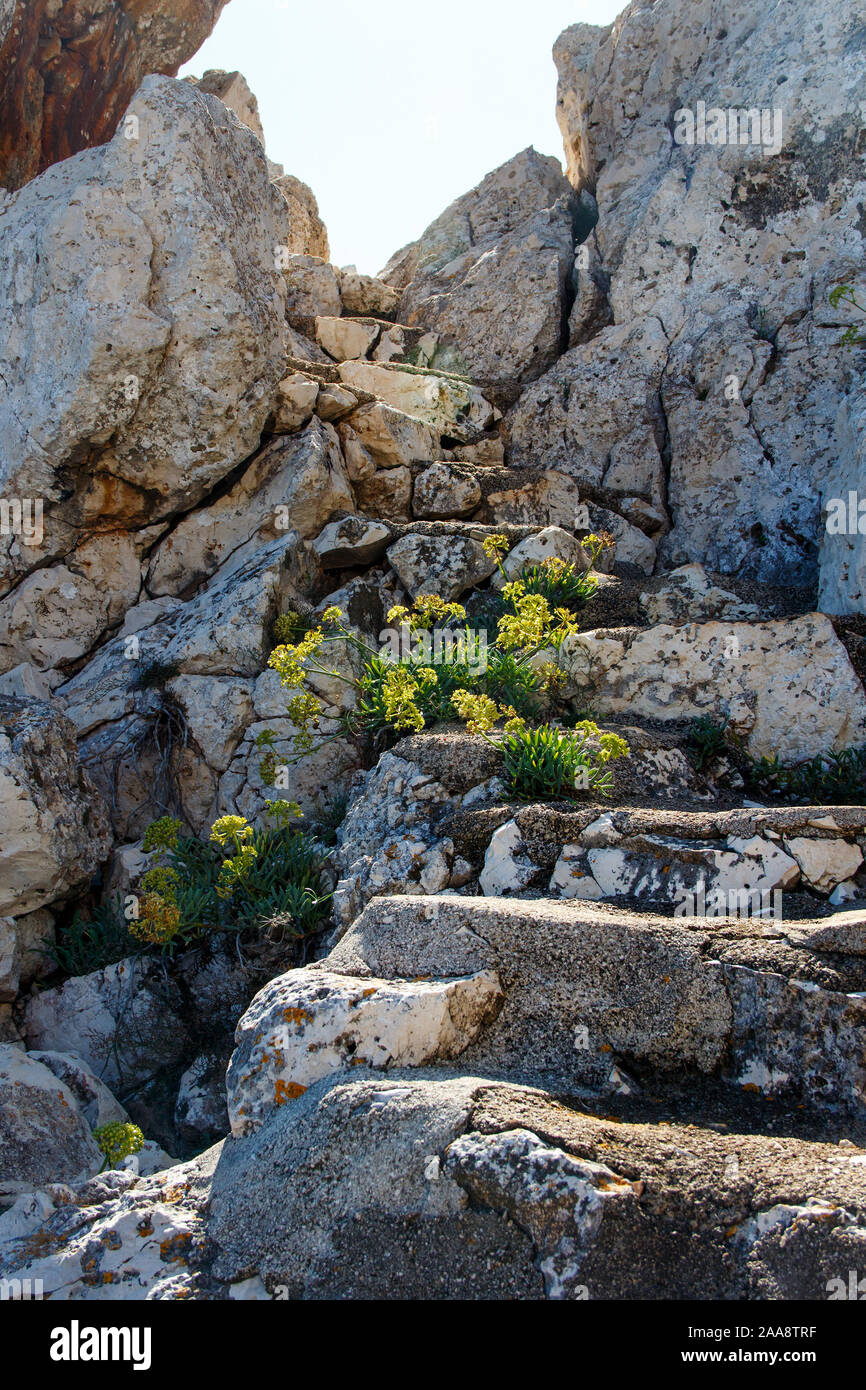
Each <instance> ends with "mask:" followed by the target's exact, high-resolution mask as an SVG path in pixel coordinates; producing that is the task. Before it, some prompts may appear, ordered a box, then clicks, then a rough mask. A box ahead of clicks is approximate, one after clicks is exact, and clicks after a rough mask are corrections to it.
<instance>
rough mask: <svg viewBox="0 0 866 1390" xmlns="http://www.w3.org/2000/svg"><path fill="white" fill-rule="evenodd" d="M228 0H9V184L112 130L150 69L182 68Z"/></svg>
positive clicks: (0, 140)
mask: <svg viewBox="0 0 866 1390" xmlns="http://www.w3.org/2000/svg"><path fill="white" fill-rule="evenodd" d="M227 2H228V0H108V3H106V0H62V2H61V4H60V5H59V7H58V6H57V4H56V0H55V3H54V4H52V3H50V0H5V3H0V184H2V185H3V186H4V187H6V188H9V189H13V190H14V189H17V188H21V187H22V185H24V184H25V183H28V182H29V181H30V179H32V178H35V177H36V175H37V174H41V173H42V172H43V170H45V169H47V168H48V167H49V166H50V165H51V164H56V163H57V162H58V161H59V160H61V159H67V158H68V157H69V156H70V155H73V154H77V153H78V151H79V150H83V149H88V148H89V147H90V146H92V145H102V144H104V143H105V142H106V141H107V140H110V139H111V137H112V135H114V133H115V131H116V130H117V127H118V124H119V123H120V119H121V116H122V115H123V113H124V111H125V110H126V108H127V106H128V105H129V103H130V101H131V99H132V96H133V94H134V93H135V91H136V89H137V88H138V86H139V84H140V82H141V80H142V78H143V77H145V76H146V75H147V74H148V73H161V74H163V75H165V76H169V77H174V76H175V75H176V73H177V71H178V68H179V67H180V66H181V65H182V64H183V63H185V62H186V61H187V60H188V59H189V58H191V57H192V56H193V54H194V53H195V52H196V50H197V49H198V48H199V47H200V46H201V44H202V43H203V42H204V40H205V39H206V38H207V36H208V35H209V34H210V32H211V30H212V29H213V27H214V25H215V23H216V21H217V19H218V18H219V15H220V12H221V11H222V9H223V7H224V6H225V5H226V4H227Z"/></svg>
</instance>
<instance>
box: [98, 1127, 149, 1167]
mask: <svg viewBox="0 0 866 1390" xmlns="http://www.w3.org/2000/svg"><path fill="white" fill-rule="evenodd" d="M93 1137H94V1139H95V1140H96V1144H97V1147H98V1148H99V1150H100V1152H101V1153H102V1154H104V1156H105V1162H104V1163H103V1165H102V1171H103V1172H105V1170H106V1168H116V1167H117V1165H118V1163H122V1162H123V1160H124V1159H125V1158H128V1157H129V1155H130V1154H137V1153H141V1151H142V1149H143V1148H144V1135H143V1134H142V1132H141V1130H140V1129H139V1127H138V1125H133V1124H123V1123H122V1122H121V1121H119V1120H115V1121H114V1122H113V1123H112V1124H109V1125H103V1126H102V1128H101V1129H95V1130H94V1131H93Z"/></svg>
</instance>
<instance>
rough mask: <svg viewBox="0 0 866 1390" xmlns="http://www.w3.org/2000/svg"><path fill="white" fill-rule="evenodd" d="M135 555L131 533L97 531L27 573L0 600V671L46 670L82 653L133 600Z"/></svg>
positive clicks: (137, 569)
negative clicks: (25, 665)
mask: <svg viewBox="0 0 866 1390" xmlns="http://www.w3.org/2000/svg"><path fill="white" fill-rule="evenodd" d="M140 553H141V547H140V545H138V544H136V541H135V538H134V537H133V536H131V535H125V534H121V533H114V534H108V535H104V536H99V535H98V536H93V537H91V538H90V539H89V540H87V541H85V542H83V543H82V544H81V545H80V546H79V547H78V548H77V549H76V550H75V551H73V552H72V553H71V554H70V555H68V556H67V557H66V561H65V563H64V564H62V565H53V566H50V567H48V568H45V569H39V570H35V571H34V572H33V573H32V574H30V575H28V576H27V578H26V579H24V580H23V581H22V582H21V583H20V584H19V585H18V586H17V587H16V588H15V589H14V590H13V591H12V593H11V594H9V595H7V597H6V598H4V599H2V600H0V669H2V670H4V671H8V670H11V669H12V668H13V667H15V666H17V665H18V664H19V663H21V662H31V663H33V664H34V665H36V666H37V667H39V668H41V669H42V670H50V669H51V668H52V667H56V666H62V665H63V664H64V663H67V662H70V661H75V660H77V659H78V658H79V657H82V656H84V655H85V654H86V653H87V652H88V651H90V649H91V647H93V646H94V644H95V643H96V642H97V641H98V640H99V638H100V637H102V635H103V634H104V633H105V632H106V631H107V630H108V628H109V627H110V626H112V625H113V624H114V623H116V622H117V621H118V620H119V619H120V618H121V617H122V616H123V614H124V612H125V611H126V609H127V608H128V607H130V605H132V604H134V603H135V602H136V600H137V598H138V595H139V591H140V589H141V559H140Z"/></svg>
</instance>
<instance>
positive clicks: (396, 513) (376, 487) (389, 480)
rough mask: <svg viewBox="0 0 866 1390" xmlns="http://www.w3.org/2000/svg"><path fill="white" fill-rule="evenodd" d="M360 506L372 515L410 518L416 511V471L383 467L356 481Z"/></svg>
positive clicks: (356, 492)
mask: <svg viewBox="0 0 866 1390" xmlns="http://www.w3.org/2000/svg"><path fill="white" fill-rule="evenodd" d="M355 497H356V498H357V502H358V506H359V507H360V508H361V510H362V511H363V512H364V514H365V515H366V516H369V517H382V518H383V519H385V520H386V521H409V520H410V519H411V511H412V474H411V472H410V470H409V469H408V468H382V469H380V470H379V471H378V472H377V473H373V474H372V475H371V476H369V477H366V478H363V479H362V480H361V481H360V482H358V483H355Z"/></svg>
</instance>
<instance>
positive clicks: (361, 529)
mask: <svg viewBox="0 0 866 1390" xmlns="http://www.w3.org/2000/svg"><path fill="white" fill-rule="evenodd" d="M391 534H392V533H391V528H390V527H389V526H386V525H385V524H384V523H383V522H381V521H368V520H367V519H366V517H361V516H347V517H344V518H343V520H342V521H332V522H331V523H330V525H328V526H326V527H325V529H324V531H323V532H322V533H321V535H320V536H317V538H316V540H315V541H314V542H313V549H314V550H315V552H316V554H317V555H318V557H319V559H320V560H321V562H322V567H323V569H349V568H350V567H352V566H354V565H371V564H374V563H375V561H376V560H380V559H381V558H382V556H383V555H384V554H385V550H386V548H387V546H388V543H389V541H390V540H391Z"/></svg>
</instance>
